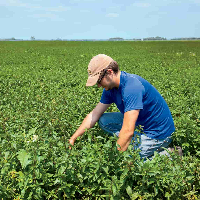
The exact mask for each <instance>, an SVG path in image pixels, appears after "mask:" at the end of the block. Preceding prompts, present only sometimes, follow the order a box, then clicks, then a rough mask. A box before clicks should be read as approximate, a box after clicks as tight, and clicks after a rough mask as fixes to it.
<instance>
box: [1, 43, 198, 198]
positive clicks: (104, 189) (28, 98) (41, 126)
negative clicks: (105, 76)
mask: <svg viewBox="0 0 200 200" xmlns="http://www.w3.org/2000/svg"><path fill="white" fill-rule="evenodd" d="M99 53H104V54H107V55H109V56H111V57H113V58H114V59H115V60H117V62H118V63H119V66H120V69H121V70H124V71H127V72H130V73H134V74H138V75H140V76H142V77H144V78H145V79H147V80H148V81H149V82H150V83H152V84H153V85H154V86H155V87H156V88H157V89H158V91H159V92H160V93H161V94H162V96H163V97H164V98H165V100H166V102H167V103H168V105H169V107H170V110H171V112H172V115H173V118H174V122H175V126H176V131H175V133H174V134H173V143H172V146H173V145H180V146H182V148H183V150H184V156H183V158H182V159H180V157H179V156H177V155H176V154H175V153H172V154H171V156H170V158H169V157H167V156H160V155H159V154H157V153H155V156H154V158H153V159H152V160H147V161H146V162H144V161H143V160H140V157H139V154H138V152H137V151H132V147H131V146H129V149H128V150H127V151H126V152H123V153H122V152H119V151H118V150H117V146H116V140H117V138H115V137H112V138H111V137H108V136H106V135H105V134H104V133H103V132H102V131H101V130H100V128H99V127H98V125H96V126H95V127H94V128H93V129H91V130H89V131H87V132H86V133H85V134H84V135H83V136H82V137H81V138H79V139H78V140H77V141H76V143H75V146H74V147H73V148H72V149H71V150H70V149H69V144H68V139H69V138H70V136H71V135H72V134H73V133H74V132H75V130H76V129H77V128H78V127H79V125H80V124H81V122H82V120H83V119H84V117H85V116H86V114H87V113H89V112H90V111H91V110H92V109H93V108H94V106H95V105H96V104H97V103H98V101H99V99H100V97H101V91H102V90H101V89H98V88H97V87H96V86H94V87H90V88H86V87H85V83H86V80H87V66H88V63H89V61H90V59H91V58H92V57H93V56H95V55H97V54H99ZM199 54H200V42H199V41H195V42H193V41H192V42H186V41H185V42H174V41H170V42H167V41H165V42H62V41H51V42H42V41H29V42H0V166H1V167H0V199H3V200H4V199H156V200H161V199H172V200H173V199H181V200H182V199H190V200H192V199H199V198H200V164H199V163H200V159H199V156H200V150H199V146H200V134H199V133H200V132H199V130H200V111H199V105H200V93H199V87H200V82H199V77H200V70H199V67H200V66H199V65H200V60H199ZM109 111H117V108H116V106H114V105H112V106H111V107H110V108H109Z"/></svg>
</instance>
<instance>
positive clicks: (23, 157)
mask: <svg viewBox="0 0 200 200" xmlns="http://www.w3.org/2000/svg"><path fill="white" fill-rule="evenodd" d="M30 157H31V156H30V155H29V154H28V153H27V152H26V150H24V149H21V150H20V151H19V152H18V156H17V158H18V160H19V161H20V163H21V166H22V168H23V169H24V168H26V166H27V165H29V164H30V163H31V160H29V158H30Z"/></svg>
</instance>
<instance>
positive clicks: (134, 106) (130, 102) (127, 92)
mask: <svg viewBox="0 0 200 200" xmlns="http://www.w3.org/2000/svg"><path fill="white" fill-rule="evenodd" d="M143 94H144V86H143V85H142V84H141V82H140V81H137V80H136V81H134V83H129V84H127V86H126V87H125V88H124V92H123V94H122V98H123V101H124V113H125V112H127V111H131V110H140V109H143V101H142V99H143Z"/></svg>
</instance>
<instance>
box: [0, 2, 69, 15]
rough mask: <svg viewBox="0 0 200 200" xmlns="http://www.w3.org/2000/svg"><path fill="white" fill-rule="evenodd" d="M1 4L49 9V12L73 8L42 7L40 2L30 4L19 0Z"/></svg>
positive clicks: (41, 9) (42, 9)
mask: <svg viewBox="0 0 200 200" xmlns="http://www.w3.org/2000/svg"><path fill="white" fill-rule="evenodd" d="M0 5H3V6H7V7H8V6H12V7H24V8H28V9H34V11H35V10H40V11H49V12H66V11H69V10H71V8H70V7H67V6H54V7H42V6H40V5H38V4H30V3H23V2H22V1H19V0H6V1H3V2H1V1H0Z"/></svg>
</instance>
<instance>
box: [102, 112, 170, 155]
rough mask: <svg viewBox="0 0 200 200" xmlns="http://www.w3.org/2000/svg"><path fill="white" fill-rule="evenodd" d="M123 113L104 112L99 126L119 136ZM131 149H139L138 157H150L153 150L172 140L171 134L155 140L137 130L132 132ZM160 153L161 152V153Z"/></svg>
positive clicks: (108, 132)
mask: <svg viewBox="0 0 200 200" xmlns="http://www.w3.org/2000/svg"><path fill="white" fill-rule="evenodd" d="M123 118H124V116H123V114H122V113H120V112H112V113H104V114H103V115H102V116H101V117H100V119H99V126H100V128H101V129H102V130H104V131H105V132H106V133H107V134H108V135H110V136H114V134H115V135H116V136H119V132H120V130H121V128H122V124H123ZM132 141H134V142H132V145H133V149H134V150H135V149H138V148H139V149H140V157H141V158H145V159H146V158H147V157H151V156H152V155H153V154H154V151H158V152H160V151H162V150H163V149H162V148H163V147H164V148H166V147H167V146H168V145H169V144H170V143H171V141H172V139H171V136H169V137H167V138H165V139H163V140H156V139H152V138H149V137H147V136H146V135H145V134H141V133H139V132H136V131H135V132H134V135H133V138H132ZM161 154H162V153H161Z"/></svg>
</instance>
